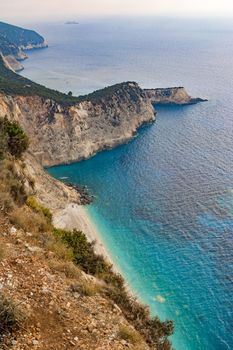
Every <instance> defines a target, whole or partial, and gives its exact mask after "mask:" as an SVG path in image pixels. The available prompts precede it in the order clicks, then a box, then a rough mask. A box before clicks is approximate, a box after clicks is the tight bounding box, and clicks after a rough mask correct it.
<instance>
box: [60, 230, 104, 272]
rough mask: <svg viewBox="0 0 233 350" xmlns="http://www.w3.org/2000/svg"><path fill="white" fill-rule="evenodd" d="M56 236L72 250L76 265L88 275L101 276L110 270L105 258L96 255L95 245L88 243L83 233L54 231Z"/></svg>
mask: <svg viewBox="0 0 233 350" xmlns="http://www.w3.org/2000/svg"><path fill="white" fill-rule="evenodd" d="M54 235H55V236H56V237H58V238H60V239H61V240H62V241H63V242H65V243H66V244H67V245H68V246H69V247H70V248H71V249H72V251H73V255H74V261H75V263H76V264H77V265H79V266H81V267H82V269H83V270H84V271H85V272H86V273H89V274H92V275H101V274H102V273H104V272H106V271H108V270H109V269H110V267H109V265H108V264H107V263H106V262H105V260H104V258H103V257H102V256H99V255H96V254H95V253H94V248H93V244H92V243H90V242H88V241H87V238H86V236H85V235H84V233H83V232H81V231H77V230H73V231H66V230H61V229H54Z"/></svg>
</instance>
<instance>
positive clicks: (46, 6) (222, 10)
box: [0, 0, 233, 21]
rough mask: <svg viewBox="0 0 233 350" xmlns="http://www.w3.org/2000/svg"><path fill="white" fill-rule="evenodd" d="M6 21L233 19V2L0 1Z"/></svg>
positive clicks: (171, 0)
mask: <svg viewBox="0 0 233 350" xmlns="http://www.w3.org/2000/svg"><path fill="white" fill-rule="evenodd" d="M0 14H1V20H2V21H8V20H18V21H21V20H32V21H34V20H37V19H39V20H42V19H44V20H47V19H69V20H73V19H78V18H80V17H82V16H88V17H89V16H90V17H92V16H107V15H111V16H112V15H126V16H129V15H132V16H138V15H168V16H175V17H177V16H183V17H195V16H199V17H203V16H204V17H209V16H214V17H216V16H217V17H226V16H227V17H233V0H0Z"/></svg>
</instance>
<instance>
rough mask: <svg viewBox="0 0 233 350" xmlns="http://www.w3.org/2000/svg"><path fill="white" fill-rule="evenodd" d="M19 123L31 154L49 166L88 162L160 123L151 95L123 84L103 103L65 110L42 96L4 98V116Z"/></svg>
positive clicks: (0, 111) (1, 97) (1, 103)
mask: <svg viewBox="0 0 233 350" xmlns="http://www.w3.org/2000/svg"><path fill="white" fill-rule="evenodd" d="M4 115H7V116H8V118H10V119H14V120H18V121H19V122H20V124H21V125H22V126H23V128H24V129H25V131H26V133H27V134H28V135H29V137H30V140H31V146H30V150H31V152H33V153H34V154H35V156H36V157H37V159H39V160H40V162H41V164H43V165H44V166H51V165H55V164H61V163H69V162H73V161H78V160H81V159H86V158H89V157H90V156H92V155H94V154H95V153H96V152H98V151H101V150H104V149H108V148H112V147H115V146H117V145H119V144H122V143H125V142H127V141H129V140H130V139H131V138H132V137H133V135H134V134H135V133H136V130H137V129H138V128H139V127H140V126H142V125H143V124H144V123H148V122H152V121H153V120H155V111H154V109H153V107H152V105H151V102H150V99H149V98H148V97H147V95H146V93H145V92H144V91H143V90H142V89H141V88H140V87H139V86H138V85H137V84H136V83H122V84H119V88H118V89H117V90H114V92H113V93H112V94H110V95H107V96H106V97H104V96H103V97H102V98H101V99H100V100H99V101H98V102H94V101H88V100H87V101H83V102H80V103H77V104H75V105H73V106H69V107H64V106H62V105H59V104H58V103H56V102H54V101H52V100H49V99H44V98H42V97H37V96H25V97H22V96H15V97H13V96H5V95H0V116H4Z"/></svg>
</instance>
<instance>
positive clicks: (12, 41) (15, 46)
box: [0, 22, 48, 71]
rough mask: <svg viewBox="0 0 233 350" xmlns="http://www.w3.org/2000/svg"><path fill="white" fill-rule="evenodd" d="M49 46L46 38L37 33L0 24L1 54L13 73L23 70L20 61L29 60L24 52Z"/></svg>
mask: <svg viewBox="0 0 233 350" xmlns="http://www.w3.org/2000/svg"><path fill="white" fill-rule="evenodd" d="M47 46H48V45H47V43H46V42H45V40H44V38H43V37H42V36H41V35H39V34H38V33H36V32H35V31H33V30H28V29H24V28H20V27H16V26H13V25H11V24H7V23H3V22H0V53H1V54H2V55H3V56H4V57H5V60H6V61H7V62H8V65H9V66H10V67H11V69H12V70H13V71H20V70H22V69H23V66H22V64H20V63H19V61H22V60H24V59H26V58H27V55H26V54H25V52H24V50H31V49H39V48H45V47H47Z"/></svg>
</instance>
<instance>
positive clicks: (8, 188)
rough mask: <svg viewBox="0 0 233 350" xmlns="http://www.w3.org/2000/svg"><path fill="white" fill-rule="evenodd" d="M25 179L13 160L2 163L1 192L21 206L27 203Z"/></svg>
mask: <svg viewBox="0 0 233 350" xmlns="http://www.w3.org/2000/svg"><path fill="white" fill-rule="evenodd" d="M24 182H25V178H24V177H23V175H20V174H19V173H18V172H17V170H16V167H15V164H14V161H13V160H12V159H5V160H4V161H1V162H0V191H1V192H2V193H5V194H6V195H5V197H8V202H9V201H10V197H11V199H12V200H13V201H14V202H16V203H17V204H19V205H21V204H23V203H24V202H25V201H26V198H27V194H26V190H25V184H24Z"/></svg>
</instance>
